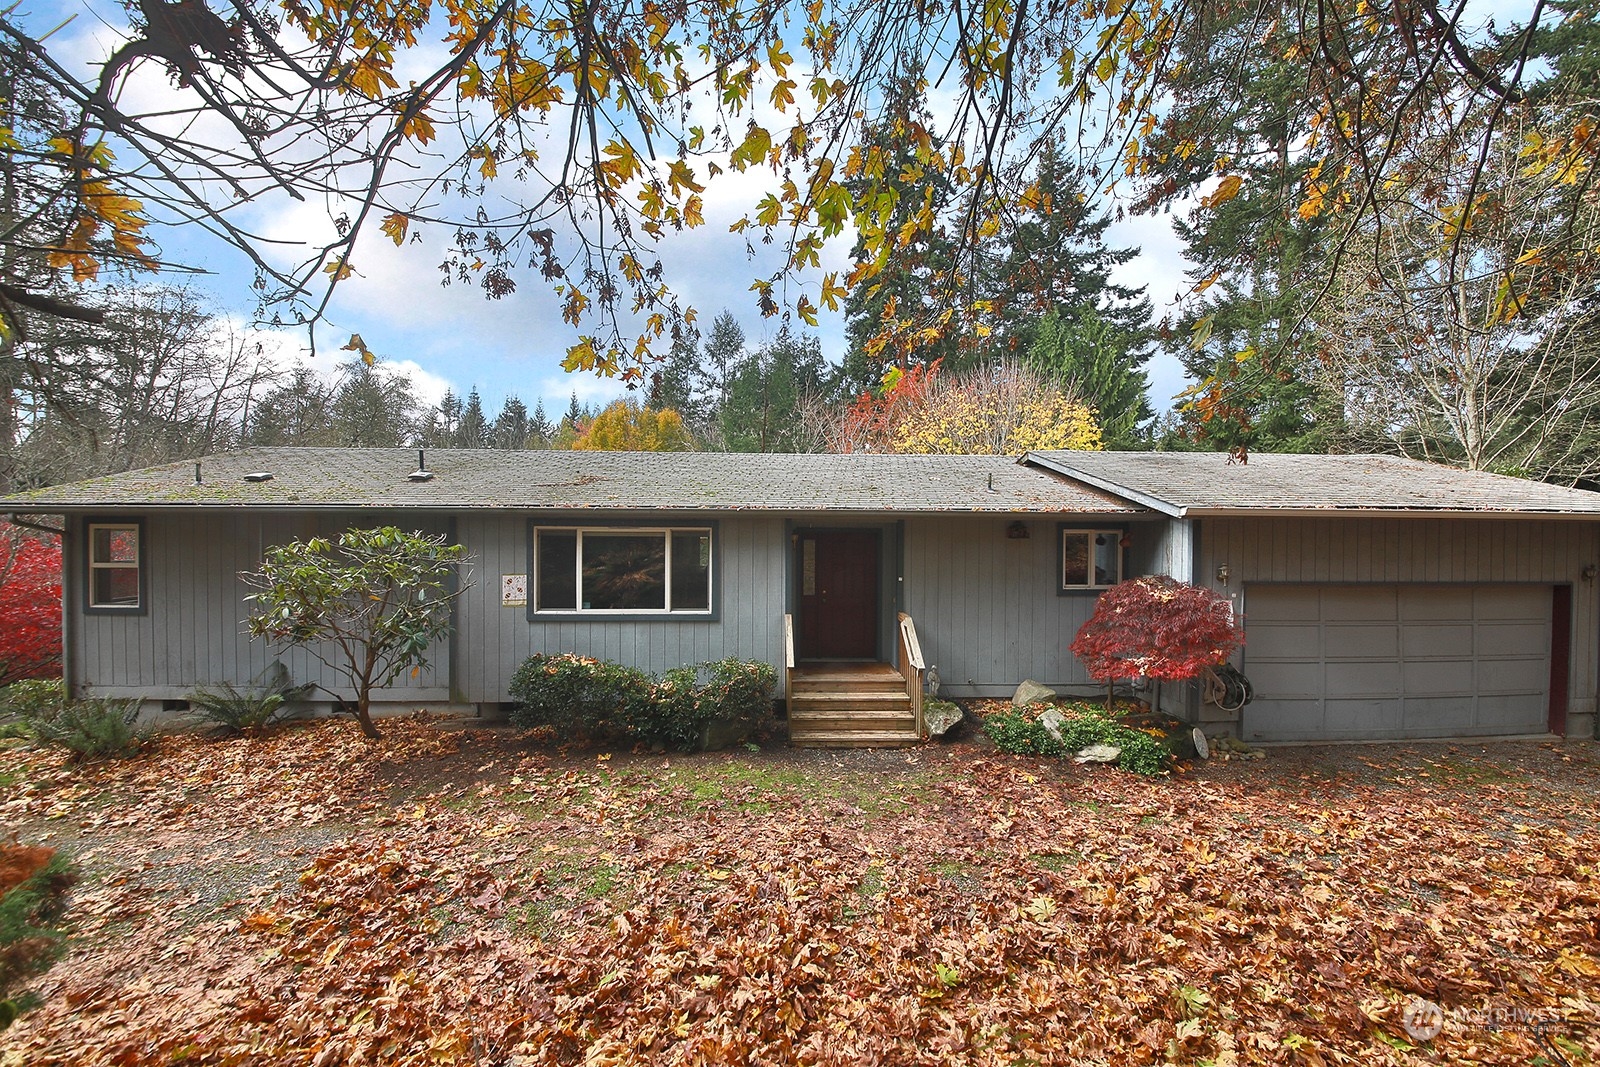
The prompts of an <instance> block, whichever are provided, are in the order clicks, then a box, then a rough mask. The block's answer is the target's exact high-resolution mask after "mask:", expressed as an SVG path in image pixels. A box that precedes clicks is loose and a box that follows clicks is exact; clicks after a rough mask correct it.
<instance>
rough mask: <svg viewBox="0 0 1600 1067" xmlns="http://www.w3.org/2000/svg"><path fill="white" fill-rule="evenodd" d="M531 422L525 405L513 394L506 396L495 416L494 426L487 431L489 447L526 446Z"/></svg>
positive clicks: (512, 447)
mask: <svg viewBox="0 0 1600 1067" xmlns="http://www.w3.org/2000/svg"><path fill="white" fill-rule="evenodd" d="M531 430H532V423H531V422H530V421H529V419H528V408H527V405H525V404H523V402H522V401H521V400H520V399H518V398H517V397H515V396H508V397H506V402H505V403H504V404H502V405H500V414H498V415H496V416H495V419H494V427H493V429H491V430H490V432H489V447H490V448H499V449H505V450H515V449H520V448H527V447H528V437H529V435H530V433H531Z"/></svg>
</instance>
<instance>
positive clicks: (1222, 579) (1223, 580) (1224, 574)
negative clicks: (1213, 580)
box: [1217, 563, 1233, 585]
mask: <svg viewBox="0 0 1600 1067" xmlns="http://www.w3.org/2000/svg"><path fill="white" fill-rule="evenodd" d="M1232 573H1233V572H1232V571H1230V570H1228V565H1227V564H1226V563H1224V564H1223V565H1222V566H1220V567H1218V568H1217V582H1218V584H1220V585H1227V584H1228V578H1229V577H1230V576H1231V575H1232Z"/></svg>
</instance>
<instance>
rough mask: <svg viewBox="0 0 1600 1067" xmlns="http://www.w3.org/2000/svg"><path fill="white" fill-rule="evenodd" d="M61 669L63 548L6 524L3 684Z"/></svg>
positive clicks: (1, 536)
mask: <svg viewBox="0 0 1600 1067" xmlns="http://www.w3.org/2000/svg"><path fill="white" fill-rule="evenodd" d="M60 667H61V546H60V544H59V543H57V542H54V541H46V540H43V539H42V538H38V537H34V536H32V535H31V534H29V533H28V532H27V531H25V530H23V529H21V528H19V527H16V526H12V525H10V524H9V523H0V685H5V684H8V683H10V682H14V681H17V680H18V679H21V678H44V677H48V676H50V675H53V674H57V673H58V672H59V671H60Z"/></svg>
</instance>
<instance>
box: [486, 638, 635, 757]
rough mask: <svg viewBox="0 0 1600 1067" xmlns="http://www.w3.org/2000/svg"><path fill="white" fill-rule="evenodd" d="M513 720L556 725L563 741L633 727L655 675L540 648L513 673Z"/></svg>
mask: <svg viewBox="0 0 1600 1067" xmlns="http://www.w3.org/2000/svg"><path fill="white" fill-rule="evenodd" d="M510 691H511V696H512V699H514V700H516V701H517V707H515V708H513V709H512V711H511V714H510V716H509V717H510V720H511V723H512V725H514V726H519V727H522V728H523V729H531V728H533V727H540V726H543V727H550V728H551V729H552V730H553V731H554V733H555V737H556V740H558V741H570V740H581V739H586V738H600V737H607V736H615V735H619V734H625V733H627V724H628V723H629V722H630V721H632V720H633V719H634V717H635V716H636V715H638V713H639V712H638V706H639V705H641V704H643V703H646V702H648V701H649V699H650V676H649V675H647V674H645V673H644V672H643V671H640V670H636V669H634V668H632V667H624V666H623V665H622V664H620V663H611V662H609V661H607V660H598V659H590V658H589V657H587V656H577V655H573V654H572V653H561V654H559V655H554V656H550V655H545V654H544V653H536V654H534V655H532V656H529V657H528V658H527V659H526V660H523V662H522V665H521V666H520V667H518V668H517V670H516V673H515V674H513V675H512V676H511V689H510Z"/></svg>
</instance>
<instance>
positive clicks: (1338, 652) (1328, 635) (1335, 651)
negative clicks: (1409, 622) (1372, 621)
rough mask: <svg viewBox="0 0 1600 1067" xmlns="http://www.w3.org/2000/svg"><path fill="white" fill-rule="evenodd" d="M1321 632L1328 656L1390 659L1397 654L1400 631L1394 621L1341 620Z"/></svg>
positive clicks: (1336, 657) (1326, 655)
mask: <svg viewBox="0 0 1600 1067" xmlns="http://www.w3.org/2000/svg"><path fill="white" fill-rule="evenodd" d="M1322 633H1323V635H1324V638H1323V639H1324V640H1325V641H1326V642H1327V644H1326V646H1325V652H1324V655H1325V657H1326V658H1327V659H1393V658H1395V657H1396V656H1398V655H1399V654H1400V631H1399V630H1397V629H1395V627H1394V626H1393V625H1387V626H1360V625H1355V624H1351V623H1341V624H1339V625H1335V626H1328V627H1326V628H1325V629H1324V630H1323V631H1322Z"/></svg>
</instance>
